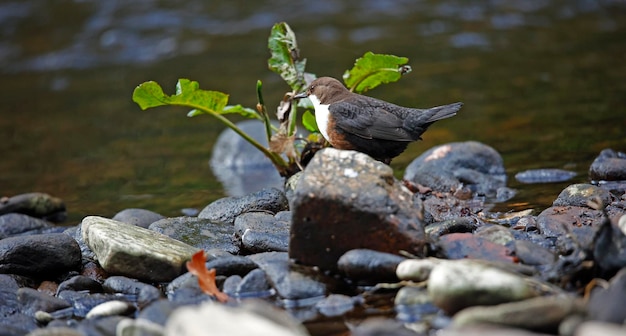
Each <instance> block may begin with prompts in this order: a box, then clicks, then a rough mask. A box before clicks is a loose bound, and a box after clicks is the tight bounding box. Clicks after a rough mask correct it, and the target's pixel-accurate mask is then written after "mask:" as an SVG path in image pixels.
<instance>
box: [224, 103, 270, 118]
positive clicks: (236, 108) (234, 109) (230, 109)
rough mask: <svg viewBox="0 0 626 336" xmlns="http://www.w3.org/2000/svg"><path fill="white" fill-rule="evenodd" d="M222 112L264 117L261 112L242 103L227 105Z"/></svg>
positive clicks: (249, 116)
mask: <svg viewBox="0 0 626 336" xmlns="http://www.w3.org/2000/svg"><path fill="white" fill-rule="evenodd" d="M221 113H222V114H228V113H236V114H239V115H241V116H243V117H246V118H256V119H262V118H261V116H260V115H259V113H258V112H257V111H256V110H254V109H251V108H249V107H243V106H241V104H237V105H227V106H226V107H224V109H223V110H222V112H221Z"/></svg>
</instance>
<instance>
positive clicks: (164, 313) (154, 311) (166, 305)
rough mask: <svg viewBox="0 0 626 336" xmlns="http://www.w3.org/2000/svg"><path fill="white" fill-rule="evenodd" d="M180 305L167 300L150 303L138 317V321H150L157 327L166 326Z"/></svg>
mask: <svg viewBox="0 0 626 336" xmlns="http://www.w3.org/2000/svg"><path fill="white" fill-rule="evenodd" d="M179 306H180V305H179V304H177V303H174V302H172V301H170V300H167V299H160V300H157V301H154V302H152V303H150V304H149V305H148V306H147V307H145V308H143V309H142V310H141V311H140V312H139V314H138V315H137V321H141V320H144V321H150V322H152V323H154V324H156V325H160V326H165V323H166V322H167V319H168V318H169V316H170V315H171V314H172V312H174V310H175V309H176V308H178V307H179Z"/></svg>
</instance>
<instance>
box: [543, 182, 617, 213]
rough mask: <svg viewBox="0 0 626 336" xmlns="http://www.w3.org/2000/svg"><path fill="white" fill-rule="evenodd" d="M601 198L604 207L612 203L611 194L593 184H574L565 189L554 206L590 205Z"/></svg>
mask: <svg viewBox="0 0 626 336" xmlns="http://www.w3.org/2000/svg"><path fill="white" fill-rule="evenodd" d="M596 198H599V199H601V200H602V205H603V207H605V206H607V205H608V204H609V203H611V194H610V193H609V192H608V191H606V190H604V189H602V188H600V187H596V186H594V185H591V184H584V183H583V184H573V185H570V186H569V187H567V188H565V189H563V191H561V193H560V194H559V196H558V197H557V199H556V200H554V202H553V203H552V206H579V207H589V202H590V201H592V200H594V199H596Z"/></svg>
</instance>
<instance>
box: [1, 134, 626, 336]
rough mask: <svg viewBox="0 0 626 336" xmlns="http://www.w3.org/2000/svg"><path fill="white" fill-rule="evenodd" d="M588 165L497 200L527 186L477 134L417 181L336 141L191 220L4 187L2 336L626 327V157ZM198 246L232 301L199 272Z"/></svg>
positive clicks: (427, 165)
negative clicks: (89, 209) (512, 201)
mask: <svg viewBox="0 0 626 336" xmlns="http://www.w3.org/2000/svg"><path fill="white" fill-rule="evenodd" d="M526 174H527V175H525V176H524V178H525V179H527V180H528V181H533V180H541V181H545V179H546V176H547V177H554V178H559V179H560V178H563V176H565V175H567V174H565V175H564V174H560V173H559V172H553V171H551V172H548V173H546V172H541V171H538V172H528V173H526ZM533 174H534V175H533ZM589 176H590V181H589V183H588V184H573V185H570V186H568V187H567V188H565V189H564V190H563V191H562V192H561V194H560V195H558V197H557V198H556V199H555V201H554V203H553V205H552V206H551V207H549V208H547V209H545V210H543V211H542V212H541V213H539V214H532V213H531V211H521V212H507V213H501V212H491V211H490V209H492V204H493V202H496V201H501V200H504V199H507V198H510V197H511V196H512V195H513V194H514V193H515V191H514V190H512V189H510V188H508V187H507V184H506V182H507V181H506V174H505V169H504V166H503V162H502V158H501V157H500V155H499V154H498V153H497V152H496V151H495V150H493V148H491V147H489V146H486V145H484V144H481V143H476V142H465V143H452V144H446V145H442V146H438V147H435V148H432V149H431V150H429V151H427V152H425V153H424V154H423V155H422V156H420V157H419V158H417V159H416V160H415V161H414V162H413V163H411V165H410V166H409V167H408V168H407V170H406V174H405V179H404V181H399V180H397V179H395V178H394V176H393V172H392V170H391V168H390V167H389V166H387V165H384V164H382V163H380V162H377V161H375V160H372V159H371V158H369V157H368V156H366V155H364V154H361V153H357V152H351V151H338V150H335V149H324V150H322V151H320V152H319V153H318V154H317V155H316V156H315V157H314V158H313V160H312V161H311V163H310V164H309V165H308V166H307V168H306V169H305V170H304V171H303V172H302V173H299V174H297V175H296V176H294V177H292V178H291V179H290V180H289V181H288V183H287V184H286V187H285V188H284V189H276V188H268V189H262V190H259V191H256V192H254V193H250V194H246V195H244V196H241V197H226V198H223V199H220V200H218V201H215V202H213V203H211V204H209V205H207V206H206V207H205V208H204V209H203V210H202V211H201V212H200V213H199V214H198V216H193V217H192V216H185V217H176V218H165V217H163V216H161V215H159V214H156V213H154V212H151V211H149V210H144V209H126V210H124V211H121V212H120V213H118V214H117V215H116V216H115V217H114V218H112V219H108V218H103V217H97V216H89V217H86V218H85V219H84V220H83V221H82V223H81V224H80V225H78V226H76V227H70V228H68V227H62V226H57V225H54V224H52V222H51V221H48V220H45V219H42V218H49V219H50V218H52V219H58V218H59V215H60V214H62V212H63V211H64V210H65V209H64V206H63V204H62V202H61V201H60V200H58V199H55V198H53V197H49V196H47V195H44V194H25V195H19V196H15V197H12V198H5V199H3V200H2V207H0V213H1V214H2V215H0V273H2V274H0V317H1V319H0V331H1V332H0V334H1V335H26V334H29V335H90V336H91V335H209V334H210V335H214V334H215V335H237V334H241V335H243V334H246V335H331V334H346V333H349V334H352V335H381V334H385V335H416V334H417V335H425V334H429V333H431V332H432V331H435V330H439V333H440V334H441V335H472V334H479V333H480V334H481V335H502V334H516V335H540V334H560V335H600V334H602V335H622V334H624V333H625V332H626V327H624V326H623V323H624V321H625V320H626V311H625V310H624V309H621V306H622V304H623V302H624V301H625V300H626V290H625V288H626V287H625V286H624V283H626V270H624V269H625V268H626V248H625V246H626V235H625V233H626V194H625V190H626V182H624V180H626V155H625V154H624V153H620V152H615V151H612V150H605V151H602V153H600V155H599V156H598V158H597V159H596V160H595V161H594V163H593V164H592V165H591V167H590V173H589ZM33 200H34V201H33ZM198 250H204V251H205V254H206V256H207V261H206V267H207V268H209V269H215V271H216V274H217V284H218V287H219V288H220V289H221V290H222V291H223V292H225V293H226V294H228V295H229V297H230V299H229V300H228V302H226V303H219V302H217V301H216V300H215V299H214V298H213V297H212V296H210V295H208V294H205V293H204V292H203V291H202V289H201V288H200V286H199V284H198V281H197V278H196V277H195V276H194V275H192V274H190V273H188V272H187V270H186V267H185V263H186V261H188V260H189V259H190V258H191V255H192V254H194V253H195V252H196V251H198Z"/></svg>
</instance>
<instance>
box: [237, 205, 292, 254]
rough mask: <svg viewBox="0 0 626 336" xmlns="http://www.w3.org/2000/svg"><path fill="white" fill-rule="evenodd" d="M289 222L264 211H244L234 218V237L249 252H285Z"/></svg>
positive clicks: (287, 243) (287, 244)
mask: <svg viewBox="0 0 626 336" xmlns="http://www.w3.org/2000/svg"><path fill="white" fill-rule="evenodd" d="M281 213H284V211H283V212H281ZM290 224H291V222H290V221H285V220H279V219H277V218H276V217H275V216H274V215H272V214H269V213H266V212H248V213H244V214H241V215H240V216H238V217H237V218H236V219H235V239H237V240H238V241H240V242H241V245H242V248H244V249H245V250H246V251H248V252H250V253H260V252H272V251H277V252H287V250H288V248H289V226H290Z"/></svg>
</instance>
